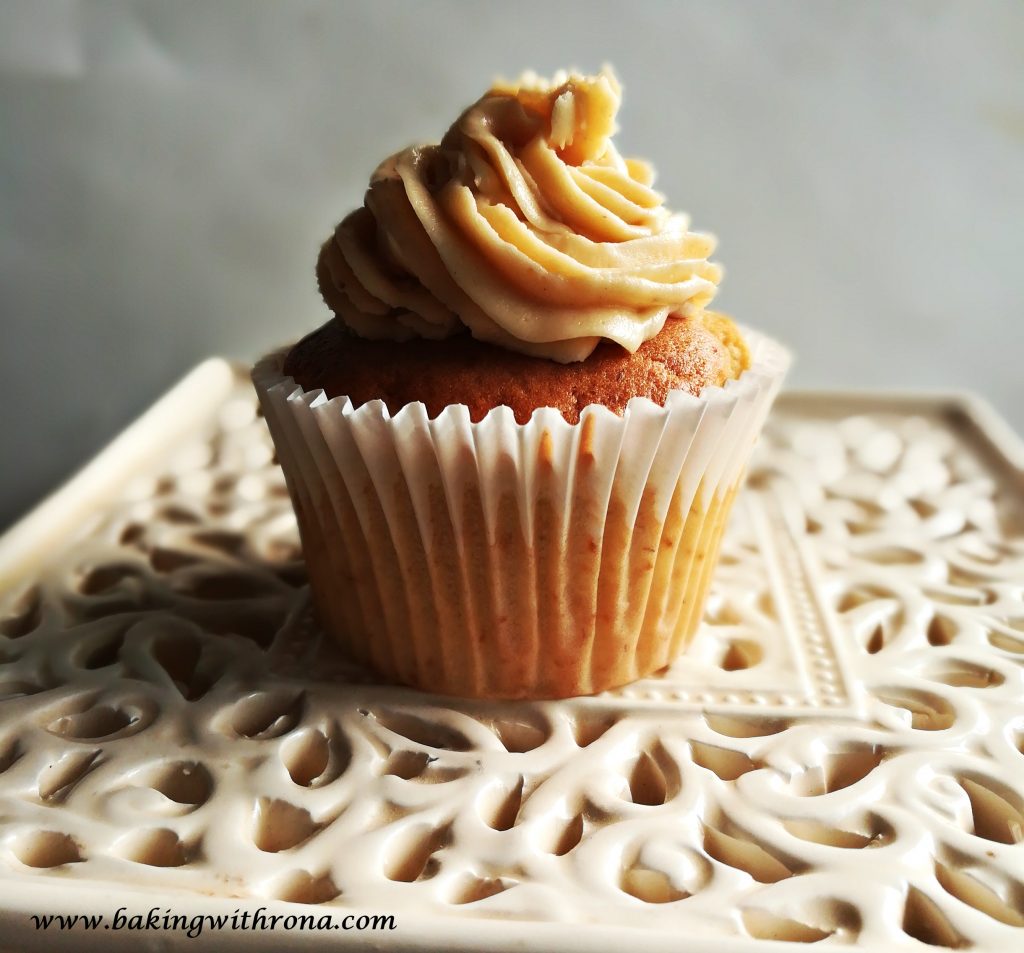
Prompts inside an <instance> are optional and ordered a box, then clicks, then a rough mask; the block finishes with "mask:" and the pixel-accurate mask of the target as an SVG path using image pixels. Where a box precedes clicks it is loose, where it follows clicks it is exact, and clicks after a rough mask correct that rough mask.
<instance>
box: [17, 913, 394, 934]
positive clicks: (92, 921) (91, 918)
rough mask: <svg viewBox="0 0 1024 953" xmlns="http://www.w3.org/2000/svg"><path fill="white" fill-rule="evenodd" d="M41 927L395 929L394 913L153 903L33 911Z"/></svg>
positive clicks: (189, 930)
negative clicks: (108, 910) (178, 908)
mask: <svg viewBox="0 0 1024 953" xmlns="http://www.w3.org/2000/svg"><path fill="white" fill-rule="evenodd" d="M30 919H31V920H32V924H33V926H34V927H35V928H36V929H37V930H54V931H64V930H89V931H93V930H113V931H124V932H128V933H141V932H149V931H167V932H181V933H184V934H185V935H186V936H188V937H191V938H192V939H195V938H196V937H198V936H201V935H202V934H203V931H206V930H211V931H219V930H231V931H235V930H285V931H288V930H309V931H312V932H318V931H335V930H356V931H364V930H372V931H379V930H387V931H390V930H394V929H396V926H397V925H396V923H395V918H394V916H393V915H392V914H382V913H359V914H357V913H347V914H344V915H340V916H339V915H336V914H330V913H323V912H319V913H317V914H312V913H289V914H278V913H268V912H267V908H266V907H259V908H257V909H256V910H241V909H236V910H235V911H234V912H233V913H223V914H211V913H202V914H200V913H197V914H185V913H175V912H174V911H173V910H172V909H171V908H170V907H166V908H165V907H151V908H150V909H149V910H147V911H145V912H144V913H130V912H129V911H128V908H127V907H119V908H118V909H117V911H116V912H115V913H114V916H113V917H111V918H108V917H106V916H105V915H104V914H102V913H96V914H87V913H46V914H37V913H33V914H31V915H30Z"/></svg>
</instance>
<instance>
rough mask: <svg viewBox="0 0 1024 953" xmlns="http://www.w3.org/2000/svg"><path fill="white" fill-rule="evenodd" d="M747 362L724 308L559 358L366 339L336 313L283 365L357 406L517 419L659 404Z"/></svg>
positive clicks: (457, 341) (720, 380)
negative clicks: (640, 339)
mask: <svg viewBox="0 0 1024 953" xmlns="http://www.w3.org/2000/svg"><path fill="white" fill-rule="evenodd" d="M748 363H749V356H748V354H747V349H746V345H745V344H744V343H743V339H742V338H741V336H740V333H739V331H738V330H737V328H736V326H735V325H734V324H733V323H732V321H730V320H729V319H728V318H726V317H725V316H723V315H719V314H714V313H712V312H704V313H703V315H702V316H701V317H700V318H675V319H670V320H669V321H668V322H667V323H666V324H665V327H664V329H663V330H662V331H661V333H660V334H658V335H656V336H655V337H654V338H652V339H651V340H649V341H646V342H645V343H644V344H642V345H641V346H640V347H639V348H638V349H637V350H636V352H635V353H633V354H630V353H628V352H627V351H625V350H624V349H623V348H621V347H620V346H619V345H617V344H615V343H613V342H611V341H603V342H602V343H601V344H600V345H599V346H598V347H597V348H596V350H595V351H594V352H593V354H591V355H590V357H588V358H587V359H586V360H584V361H581V362H579V363H576V364H568V365H566V364H557V363H555V362H554V361H550V360H547V359H546V358H542V357H529V356H527V355H525V354H519V353H516V352H513V351H508V350H506V349H504V348H500V347H496V346H494V345H490V344H485V343H483V342H480V341H476V340H474V339H472V338H470V337H469V336H468V335H462V336H459V337H453V338H446V339H444V340H440V341H431V340H423V339H419V340H413V341H408V342H402V343H399V342H395V341H371V340H366V339H363V338H359V337H356V336H354V335H352V334H351V333H349V332H348V331H347V330H346V329H345V328H344V326H342V325H341V324H340V322H338V321H337V320H333V321H330V322H328V323H327V324H325V325H324V326H323V327H321V328H320V329H319V330H317V331H314V332H313V333H312V334H310V335H308V336H307V337H305V338H303V339H302V340H301V341H300V342H299V343H298V344H297V345H295V347H294V348H292V350H291V352H290V353H289V355H288V358H287V360H286V363H285V367H284V371H285V373H286V374H287V375H289V376H291V377H293V378H295V381H296V383H298V384H299V385H300V386H301V387H302V388H303V389H305V390H315V389H318V388H323V389H324V390H325V391H326V393H327V396H328V397H339V396H348V397H350V398H351V400H352V402H353V403H354V404H355V405H356V406H360V405H361V404H364V403H366V402H368V401H371V400H382V401H384V403H385V404H386V405H387V407H388V410H389V411H390V412H391V413H392V414H395V413H397V412H398V411H399V410H400V409H401V408H402V407H404V406H406V405H407V404H410V403H414V402H416V401H422V402H423V403H424V404H425V405H426V408H427V412H428V413H429V415H430V416H431V417H436V416H437V415H438V414H440V413H441V411H442V410H444V408H445V407H447V406H448V405H449V404H465V405H466V406H467V407H468V408H469V412H470V416H471V418H472V419H473V420H481V419H482V418H483V417H484V416H485V415H486V414H487V412H488V411H489V410H491V409H492V408H494V407H498V406H502V405H504V406H508V407H511V408H512V411H513V413H514V414H515V418H516V420H517V421H518V422H519V423H525V422H526V421H528V420H529V419H530V416H531V414H532V413H533V411H534V410H536V409H538V408H540V407H554V408H555V409H557V410H558V411H560V412H561V414H562V416H563V417H565V419H566V420H567V421H569V423H577V422H578V421H579V416H580V411H581V410H582V409H583V408H584V407H586V406H588V405H589V404H602V405H603V406H605V407H607V408H608V409H609V410H611V411H613V412H614V413H617V414H621V413H622V412H623V411H624V410H625V408H626V404H627V402H628V401H629V400H630V399H631V398H633V397H648V398H650V399H651V400H652V401H654V402H655V403H656V404H659V405H663V404H664V403H665V399H666V398H667V396H668V394H669V391H671V390H684V391H687V392H688V393H690V394H694V395H696V394H699V393H700V392H701V391H702V390H703V389H704V388H705V387H707V386H711V385H718V386H720V385H722V384H724V383H725V382H726V381H727V380H730V379H732V378H734V377H738V376H739V374H741V373H742V372H743V370H745V369H746V367H747V366H748Z"/></svg>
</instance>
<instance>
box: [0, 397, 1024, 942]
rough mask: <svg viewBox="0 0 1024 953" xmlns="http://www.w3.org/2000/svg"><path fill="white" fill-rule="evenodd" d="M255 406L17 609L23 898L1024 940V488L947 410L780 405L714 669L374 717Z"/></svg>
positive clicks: (4, 847) (239, 402) (696, 931)
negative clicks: (102, 896) (34, 888)
mask: <svg viewBox="0 0 1024 953" xmlns="http://www.w3.org/2000/svg"><path fill="white" fill-rule="evenodd" d="M232 387H233V389H232V390H231V391H230V393H224V394H215V395H207V399H208V400H210V401H211V404H210V408H211V410H210V419H209V421H208V423H207V425H206V426H205V429H201V431H200V432H196V433H194V434H193V435H192V437H191V438H190V439H189V440H186V441H183V442H181V443H180V445H175V446H172V447H170V448H168V452H167V453H166V455H165V456H164V457H163V458H162V459H160V460H157V461H156V462H155V465H152V466H150V467H149V471H148V472H147V473H145V474H144V475H142V476H137V477H136V478H135V479H134V480H133V481H132V482H129V483H127V484H126V485H123V486H122V487H121V488H120V489H118V490H117V491H116V493H111V495H110V496H109V498H108V499H107V501H106V502H105V503H104V505H103V506H102V507H101V508H100V509H99V510H97V511H96V513H95V517H94V519H93V521H92V522H91V523H89V524H88V525H80V526H79V527H78V528H77V535H76V538H75V539H74V540H73V541H72V542H70V543H68V544H66V545H65V546H64V548H63V549H62V550H60V551H56V552H53V553H51V554H50V555H49V557H48V559H47V561H46V566H45V569H44V570H43V571H41V572H39V573H38V574H34V578H31V579H26V580H24V581H23V584H21V585H19V586H18V587H16V588H15V589H14V590H12V591H9V592H6V593H4V594H3V596H2V597H0V598H2V603H0V605H2V609H0V620H2V621H0V633H2V636H3V637H2V638H0V698H2V700H0V817H2V827H0V881H3V883H5V884H6V885H7V886H9V887H10V888H12V889H13V888H14V886H15V885H18V886H19V887H23V886H25V885H26V884H27V885H31V884H33V883H38V884H41V885H43V886H49V888H50V889H53V885H54V884H55V882H56V881H57V880H59V882H60V883H61V884H64V885H71V884H74V883H75V882H89V883H97V882H98V883H107V884H118V885H120V886H118V887H117V888H116V889H117V890H118V896H122V895H123V894H122V892H123V891H129V890H132V891H145V890H146V889H147V888H149V889H153V890H160V891H162V892H164V894H165V895H166V893H167V892H169V891H181V892H182V893H181V894H179V896H180V897H181V898H183V899H181V900H179V901H178V906H179V907H182V906H185V905H187V897H188V896H190V895H192V896H194V895H196V894H199V893H203V894H206V895H213V896H218V897H224V898H239V897H259V898H273V899H277V900H282V901H291V902H294V903H300V904H321V905H323V904H327V905H337V906H339V907H345V908H354V909H360V910H369V909H372V910H376V911H382V910H384V911H393V912H396V913H397V914H398V920H399V926H400V928H401V926H402V923H403V922H405V923H411V922H412V921H413V920H415V919H416V918H434V919H435V920H436V921H447V922H450V923H457V922H461V924H462V928H463V929H465V923H466V919H467V918H470V919H472V918H483V917H486V918H491V919H494V918H508V919H511V920H515V921H517V922H518V926H517V927H516V929H517V930H521V931H523V935H525V934H526V933H528V932H529V930H530V929H532V927H531V925H530V924H531V923H537V922H545V921H550V922H556V921H557V922H565V921H570V922H574V923H577V924H580V923H582V924H606V925H611V924H615V925H619V926H633V927H637V928H641V929H645V930H648V931H651V933H652V937H653V936H654V935H656V934H662V933H666V934H667V933H669V932H671V934H673V935H675V936H676V937H678V936H679V935H683V934H685V935H686V936H687V937H690V938H693V939H694V940H695V939H696V938H699V937H707V938H711V937H715V936H733V937H743V936H746V937H749V938H753V939H789V940H797V941H814V940H819V939H823V938H826V937H834V939H833V942H844V943H849V944H853V945H857V946H860V947H862V948H865V949H886V950H892V949H902V948H906V949H923V947H921V946H920V944H921V942H924V943H926V944H932V945H937V946H940V947H967V946H974V947H975V948H981V949H992V950H1001V949H1012V948H1014V944H1016V943H1019V941H1020V936H1021V934H1020V933H1019V928H1020V927H1022V926H1024V797H1022V794H1021V791H1022V790H1024V753H1022V748H1024V513H1022V509H1024V507H1022V502H1021V500H1022V494H1021V478H1020V474H1019V473H1018V472H1016V471H1014V470H1013V468H1012V467H1011V466H1010V465H1009V464H1008V463H1007V462H1006V461H1005V460H1004V459H1002V458H1000V457H999V456H998V455H997V454H996V453H995V452H994V451H993V450H992V448H991V447H989V446H988V445H987V444H986V443H985V441H984V438H983V436H982V435H980V434H979V432H978V431H977V430H976V429H975V428H973V427H972V426H971V425H970V424H969V422H968V421H966V420H963V419H960V418H959V417H958V416H957V415H956V414H955V413H953V412H952V411H951V410H950V409H949V407H950V406H952V405H948V406H946V405H941V404H938V403H936V404H932V405H929V404H925V403H920V404H918V405H915V406H914V407H913V408H911V409H910V410H908V409H906V408H904V409H903V410H900V409H899V408H898V407H897V408H896V409H892V407H890V408H889V409H886V405H884V404H882V403H880V402H871V401H858V400H856V399H853V398H850V399H838V398H837V399H833V400H831V401H815V402H813V403H811V402H809V401H806V400H804V401H801V400H800V399H799V398H793V399H789V400H784V401H783V402H782V403H781V404H780V406H779V408H778V410H777V413H776V414H775V416H774V419H773V421H772V423H771V425H770V428H769V431H768V434H767V436H766V439H765V440H764V442H763V445H762V447H761V448H760V451H759V457H758V463H757V467H756V469H755V472H754V473H753V474H752V478H751V481H750V484H749V486H748V488H747V490H746V491H745V496H744V497H743V499H742V500H741V501H740V503H739V504H738V509H737V511H736V515H735V518H734V520H733V523H732V526H731V527H730V533H729V537H728V540H727V545H726V546H725V547H724V551H723V557H722V564H721V566H720V569H719V572H718V574H717V576H716V580H715V589H714V591H713V594H712V596H711V599H710V603H709V606H708V611H707V618H706V623H705V626H704V630H703V631H702V633H701V634H700V635H699V636H698V638H697V640H696V642H695V644H694V646H693V648H692V651H691V652H690V654H689V655H688V656H687V657H686V658H685V659H684V660H683V661H681V662H680V663H678V664H677V665H676V666H674V667H673V669H672V670H670V671H667V672H665V673H663V674H662V675H661V676H660V677H658V678H655V679H649V680H647V681H645V682H641V683H638V684H636V685H634V686H630V687H629V688H626V689H624V690H621V691H619V692H616V693H610V694H608V695H604V696H599V697H596V698H590V699H576V700H571V701H568V702H561V703H539V704H514V705H512V704H504V703H503V704H493V705H488V704H481V703H472V704H463V703H458V702H454V703H453V702H450V701H447V700H444V699H439V698H431V697H427V696H423V695H420V694H418V693H415V692H411V691H407V690H403V689H399V688H392V687H386V686H378V685H374V684H372V679H370V678H369V677H368V676H367V675H366V674H365V673H361V672H358V671H354V670H352V669H351V667H349V666H348V665H346V663H345V661H344V659H342V658H340V657H339V656H338V654H337V653H336V652H334V651H333V650H332V647H331V646H330V645H326V644H322V643H321V640H320V637H319V635H318V633H317V631H316V628H315V625H314V624H313V621H312V619H311V617H310V613H309V609H308V603H307V598H306V592H305V589H304V585H303V584H304V569H303V564H302V560H301V554H300V552H299V549H298V545H297V540H296V535H295V525H294V519H293V516H292V513H291V508H290V505H289V501H288V498H287V495H286V492H285V489H284V485H283V481H282V478H281V475H280V472H279V470H278V469H277V467H276V466H275V465H274V463H273V458H272V448H271V446H270V443H269V439H268V437H267V435H266V432H265V428H264V426H263V423H262V421H261V420H260V419H259V418H258V417H257V415H256V408H255V401H254V399H253V398H252V397H250V395H249V390H248V386H247V384H246V383H245V382H244V381H243V380H240V379H239V380H237V381H235V382H234V383H233V385H232ZM894 406H895V405H894ZM112 485H113V482H112ZM232 903H233V904H234V905H237V900H232ZM423 922H425V920H424V921H423ZM573 929H574V932H575V933H577V934H578V933H579V930H580V929H583V930H585V929H586V927H585V926H584V927H578V926H577V927H574V928H573ZM338 939H339V935H337V934H336V935H334V936H333V937H332V942H333V943H335V944H336V943H337V941H338ZM341 939H342V940H343V939H344V938H343V937H342V938H341Z"/></svg>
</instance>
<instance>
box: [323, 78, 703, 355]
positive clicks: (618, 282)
mask: <svg viewBox="0 0 1024 953" xmlns="http://www.w3.org/2000/svg"><path fill="white" fill-rule="evenodd" d="M620 102H621V87H620V86H619V83H618V81H617V80H616V78H615V76H614V75H613V74H612V73H611V72H610V71H609V70H607V69H606V70H605V71H603V72H602V73H600V74H599V75H597V76H580V75H576V74H571V75H565V74H562V75H559V76H557V77H555V79H554V80H552V81H551V82H548V81H545V80H542V79H539V78H537V77H535V76H532V75H528V76H526V77H524V78H523V79H521V80H520V81H519V82H518V83H516V84H506V83H497V84H496V85H494V86H493V87H492V88H491V89H490V90H489V91H488V92H487V93H486V94H485V95H484V96H483V97H482V98H481V99H479V100H478V101H477V102H476V103H474V104H473V105H472V106H470V107H469V108H468V109H466V110H465V112H463V113H462V115H461V116H460V117H459V118H458V119H457V120H456V121H455V123H454V124H453V125H452V127H451V128H450V129H449V130H448V132H447V133H446V134H445V136H444V138H443V139H442V140H441V142H440V143H438V144H433V145H420V146H413V147H410V148H408V149H404V150H402V151H401V152H399V153H396V154H395V155H393V156H391V157H390V158H388V159H386V160H385V161H384V162H382V163H381V165H380V166H379V167H378V168H377V170H376V171H375V172H374V174H373V177H372V179H371V181H370V187H369V189H368V191H367V193H366V199H365V203H364V205H363V206H362V207H361V208H358V209H356V210H355V211H354V212H352V213H351V214H350V215H348V216H347V217H346V218H345V219H344V220H343V221H342V222H341V224H340V225H338V227H337V229H336V230H335V232H334V235H332V236H331V238H329V239H328V241H327V242H326V243H325V244H324V245H323V247H322V248H321V251H320V257H319V260H318V262H317V279H318V282H319V285H320V290H321V293H322V295H323V297H324V300H325V301H326V302H327V304H328V306H329V307H330V308H331V310H332V311H334V313H335V314H336V315H337V317H338V319H339V320H340V321H341V322H342V323H343V324H344V325H345V326H346V327H347V328H348V329H349V331H351V332H352V333H354V334H355V335H357V336H358V337H362V338H367V339H376V340H391V341H399V342H401V341H410V340H412V339H414V338H428V339H441V338H448V337H452V336H455V335H459V334H464V333H465V331H466V330H467V329H468V331H469V333H470V334H471V335H472V336H473V337H474V338H476V339H477V340H479V341H483V342H487V343H489V344H493V345H497V346H499V347H501V348H506V349H509V350H511V351H517V352H520V353H522V354H526V355H531V356H534V357H542V358H549V359H551V360H554V361H558V362H561V363H570V362H575V361H582V360H584V359H585V358H587V357H588V356H589V355H590V354H591V353H592V352H593V351H594V349H595V348H596V347H597V346H598V344H599V343H601V342H602V341H611V342H615V343H616V344H618V345H621V347H623V348H625V349H626V350H627V351H628V352H630V353H634V352H636V351H637V349H638V348H640V346H641V345H642V344H644V342H646V341H650V340H651V339H652V338H654V337H655V336H656V335H658V334H659V332H661V330H662V328H663V327H664V326H665V323H666V321H668V320H675V319H695V320H703V319H704V312H703V309H704V307H705V305H706V304H707V303H708V302H709V301H710V300H711V298H712V296H713V295H714V293H715V291H716V287H717V284H718V281H719V279H720V278H721V269H720V268H719V266H718V265H716V264H714V263H713V262H711V261H709V260H708V257H709V256H710V255H711V253H712V251H713V250H714V245H715V242H714V239H713V238H712V237H711V236H709V235H705V234H699V233H696V232H691V231H690V230H689V219H688V218H687V217H686V216H685V215H682V214H678V213H672V212H669V211H668V210H667V209H666V208H665V206H664V199H663V197H662V196H661V195H660V194H659V193H658V192H656V191H654V190H653V189H652V188H651V184H652V182H653V178H654V174H653V170H652V169H651V167H650V166H649V165H648V164H647V163H645V162H642V161H639V160H636V159H625V158H623V157H622V156H620V155H619V153H618V151H617V149H616V148H615V145H614V143H613V141H612V135H613V134H614V132H615V129H616V126H615V116H616V114H617V112H618V108H619V104H620Z"/></svg>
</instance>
